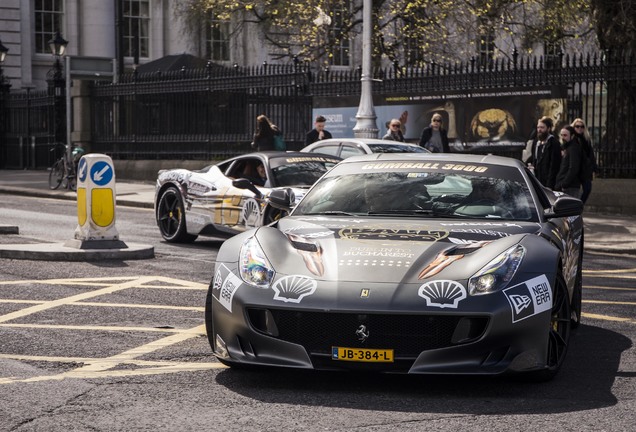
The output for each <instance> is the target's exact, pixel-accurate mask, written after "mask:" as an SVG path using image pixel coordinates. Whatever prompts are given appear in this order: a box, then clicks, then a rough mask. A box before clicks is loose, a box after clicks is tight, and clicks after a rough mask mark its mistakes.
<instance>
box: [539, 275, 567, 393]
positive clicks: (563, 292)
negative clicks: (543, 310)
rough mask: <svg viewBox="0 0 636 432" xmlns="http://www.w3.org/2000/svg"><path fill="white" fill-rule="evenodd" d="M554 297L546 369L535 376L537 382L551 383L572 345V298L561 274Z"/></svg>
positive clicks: (558, 276) (557, 279) (558, 277)
mask: <svg viewBox="0 0 636 432" xmlns="http://www.w3.org/2000/svg"><path fill="white" fill-rule="evenodd" d="M552 296H553V299H552V311H551V317H550V327H549V330H548V354H547V358H546V368H545V369H543V370H540V371H537V372H536V373H534V374H533V377H534V378H535V379H536V380H537V381H549V380H551V379H552V378H554V377H555V376H556V374H557V373H558V372H559V369H561V366H562V365H563V362H564V361H565V357H566V354H567V351H568V345H569V343H570V331H571V328H572V327H571V326H572V321H571V318H572V317H571V315H570V309H571V308H570V298H569V295H568V289H567V285H566V283H565V279H563V276H562V275H561V273H560V272H559V274H558V275H557V278H556V284H555V287H554V290H553V292H552Z"/></svg>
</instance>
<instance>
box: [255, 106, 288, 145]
mask: <svg viewBox="0 0 636 432" xmlns="http://www.w3.org/2000/svg"><path fill="white" fill-rule="evenodd" d="M275 135H282V132H281V131H280V129H278V127H277V126H276V125H275V124H273V123H272V122H271V120H270V119H268V118H267V116H266V115H264V114H261V115H259V116H258V117H256V131H255V132H254V141H252V148H253V149H255V150H256V151H268V150H275V147H274V136H275Z"/></svg>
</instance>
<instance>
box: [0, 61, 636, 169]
mask: <svg viewBox="0 0 636 432" xmlns="http://www.w3.org/2000/svg"><path fill="white" fill-rule="evenodd" d="M373 76H374V79H375V80H374V82H373V92H374V95H381V96H387V95H393V94H413V93H418V94H425V95H426V94H430V95H440V96H443V95H444V94H448V93H453V92H458V91H466V92H479V91H488V90H489V89H494V90H501V89H524V90H526V91H528V90H529V91H532V89H538V88H546V87H548V88H560V89H563V91H564V92H565V94H567V98H566V102H567V115H566V118H565V120H567V121H568V122H569V121H571V120H572V119H574V118H576V117H581V118H583V119H585V120H586V121H587V123H588V128H589V130H590V132H591V133H592V138H593V143H594V146H595V149H596V153H597V159H598V164H599V166H600V175H601V176H603V177H610V178H635V177H636V128H635V127H634V125H636V103H634V101H635V100H636V59H635V58H634V57H633V56H631V57H625V56H623V55H621V54H618V53H607V52H606V53H599V54H598V55H587V56H578V55H577V56H569V55H560V56H552V57H545V58H544V57H525V56H520V55H518V54H517V53H512V54H511V55H510V57H509V58H505V59H498V60H495V61H493V62H490V63H488V64H485V65H484V64H479V63H478V62H477V61H475V60H471V61H467V62H458V63H447V64H434V63H432V64H429V65H427V66H426V67H422V68H410V67H401V66H399V65H397V64H394V65H393V66H391V67H387V68H379V69H376V70H374V72H373ZM90 92H91V94H90V101H91V102H90V105H91V121H90V123H91V128H92V140H91V145H90V150H91V151H93V152H100V153H106V154H109V155H111V157H113V158H114V159H175V158H178V159H217V158H223V157H226V156H229V155H234V154H238V153H243V152H246V151H249V150H250V147H249V143H250V142H251V141H252V134H253V131H254V126H255V120H256V117H257V116H258V115H259V114H266V115H268V116H269V117H270V118H271V119H273V121H274V122H276V123H277V124H278V125H279V126H280V128H281V129H282V130H283V132H284V135H285V139H286V141H287V144H288V148H290V149H298V148H301V147H302V146H303V142H304V136H305V133H306V132H307V131H308V130H310V129H311V128H312V108H313V107H314V106H315V102H316V100H317V98H322V97H330V98H334V97H341V96H348V97H352V96H353V97H355V96H358V95H359V94H360V70H359V69H354V70H329V69H325V70H320V71H315V70H312V69H311V68H310V65H309V64H307V63H302V62H298V61H296V62H294V63H291V64H288V65H279V64H276V65H267V64H263V65H261V66H257V67H238V66H235V67H232V68H226V67H220V66H215V65H212V64H209V65H208V67H206V68H204V69H197V70H182V71H178V72H170V73H163V74H161V73H149V74H136V73H132V74H124V75H121V76H120V77H119V80H118V83H116V84H113V83H106V82H103V81H99V82H94V83H93V84H92V86H91V88H90ZM5 96H6V97H7V100H6V101H5V103H3V104H2V106H3V107H4V110H5V115H6V117H7V119H6V122H5V124H6V125H7V126H6V129H7V130H6V131H5V137H4V138H3V143H2V148H1V149H0V150H2V151H3V153H2V154H3V155H4V157H5V159H4V160H5V162H4V163H5V166H8V165H12V166H13V165H16V164H18V163H19V161H17V159H16V160H15V161H14V160H13V159H11V157H10V156H9V158H8V159H7V155H12V154H14V147H15V146H16V145H17V144H18V140H19V139H22V138H20V137H24V136H25V129H26V130H28V131H27V134H26V135H27V136H29V137H35V140H36V142H37V143H42V142H45V143H46V144H47V145H51V144H52V143H53V142H54V141H55V140H54V131H53V129H54V128H53V127H52V124H53V122H54V121H56V118H57V117H58V116H57V115H56V112H55V99H54V98H53V97H52V96H50V94H49V93H46V94H45V93H43V92H31V93H30V95H26V94H25V93H24V92H12V93H10V94H8V95H5ZM25 106H28V107H27V108H25ZM526 132H527V134H528V137H529V135H530V133H531V131H530V130H529V131H526ZM23 152H24V151H23ZM48 153H49V152H48V151H46V154H47V156H48ZM15 154H17V153H15ZM36 159H38V158H36ZM38 160H39V159H38ZM29 163H30V162H29ZM49 164H50V161H48V160H47V161H46V163H44V162H43V161H42V162H35V165H44V166H46V165H49Z"/></svg>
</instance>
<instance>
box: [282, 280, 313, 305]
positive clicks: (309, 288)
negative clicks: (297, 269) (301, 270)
mask: <svg viewBox="0 0 636 432" xmlns="http://www.w3.org/2000/svg"><path fill="white" fill-rule="evenodd" d="M317 286H318V282H316V281H315V280H314V279H311V278H308V277H306V276H299V275H291V276H285V277H284V278H281V279H279V280H278V281H276V283H275V284H274V285H273V286H272V289H273V290H274V292H275V293H276V294H275V295H274V300H280V301H284V302H285V303H300V301H301V300H302V299H303V297H306V296H308V295H312V294H313V293H314V292H315V291H316V287H317Z"/></svg>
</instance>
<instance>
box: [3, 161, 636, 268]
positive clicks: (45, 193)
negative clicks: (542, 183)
mask: <svg viewBox="0 0 636 432" xmlns="http://www.w3.org/2000/svg"><path fill="white" fill-rule="evenodd" d="M154 190H155V185H154V181H153V182H132V181H117V182H116V186H115V193H116V194H117V197H116V201H117V205H122V206H130V207H144V208H153V203H154ZM3 193H5V194H17V195H25V196H34V197H44V198H58V199H68V200H76V199H77V198H76V194H75V192H73V191H68V190H63V189H58V190H50V189H49V187H48V171H38V170H34V171H21V170H0V194H3ZM583 221H584V226H585V251H586V252H605V253H619V254H633V255H636V218H634V217H630V216H624V215H611V214H600V213H588V212H584V213H583ZM18 228H19V227H14V226H7V225H2V221H1V220H0V234H18ZM128 246H129V250H128V251H122V252H120V253H121V254H122V255H119V257H122V258H121V259H133V258H123V257H124V256H126V255H123V252H128V255H130V252H133V251H132V250H131V249H130V247H131V246H133V245H128ZM134 246H140V245H134ZM11 247H13V248H15V247H16V245H7V244H0V258H11V257H16V258H20V256H16V255H20V253H21V254H22V255H25V254H27V253H26V252H16V251H15V249H11ZM21 247H22V249H23V250H24V249H25V248H26V250H27V251H28V250H32V249H34V245H21ZM51 248H52V247H51V244H48V246H42V249H43V250H42V251H39V250H38V251H37V252H38V253H37V254H36V255H37V256H45V257H47V256H48V257H49V258H27V259H58V260H66V261H73V260H77V261H82V260H87V259H88V258H90V256H91V255H92V256H95V257H97V258H95V259H107V256H108V255H105V254H106V253H107V252H113V250H112V249H111V250H108V251H104V250H101V251H100V250H86V249H84V250H79V252H78V249H76V248H71V250H70V251H69V250H68V249H69V248H68V247H67V246H64V245H59V246H58V247H57V248H54V249H59V250H61V251H62V252H61V253H60V254H58V255H59V256H60V258H51V256H55V254H51V253H49V254H48V255H47V254H46V253H45V252H46V250H47V249H51ZM116 253H117V252H116ZM143 253H144V254H146V255H147V250H144V252H143ZM67 255H68V256H67ZM111 255H112V254H111ZM133 255H134V253H133ZM64 256H67V257H66V258H64ZM153 256H154V253H153ZM148 257H149V256H143V258H148ZM22 258H23V259H24V257H22Z"/></svg>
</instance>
